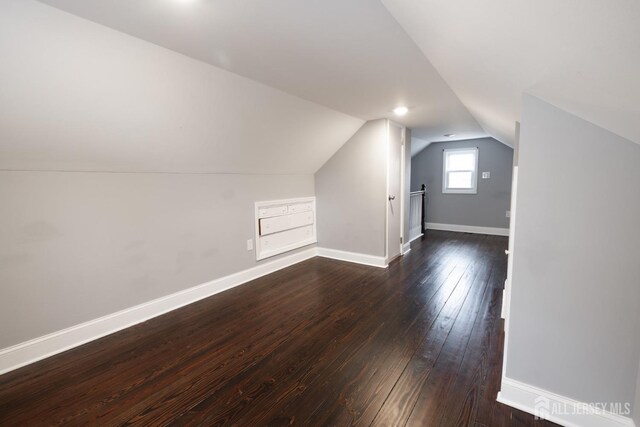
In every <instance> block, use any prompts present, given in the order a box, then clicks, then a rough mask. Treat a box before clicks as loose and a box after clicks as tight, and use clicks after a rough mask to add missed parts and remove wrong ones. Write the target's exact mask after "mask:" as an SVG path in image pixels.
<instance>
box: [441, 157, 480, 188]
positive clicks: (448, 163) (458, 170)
mask: <svg viewBox="0 0 640 427" xmlns="http://www.w3.org/2000/svg"><path fill="white" fill-rule="evenodd" d="M442 162H443V164H442V192H443V193H452V194H476V193H477V189H478V149H477V148H454V149H448V150H443V159H442Z"/></svg>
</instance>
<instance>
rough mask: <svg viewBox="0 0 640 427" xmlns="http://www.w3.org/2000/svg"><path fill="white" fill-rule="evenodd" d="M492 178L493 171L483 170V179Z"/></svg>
mask: <svg viewBox="0 0 640 427" xmlns="http://www.w3.org/2000/svg"><path fill="white" fill-rule="evenodd" d="M489 178H491V172H482V179H489Z"/></svg>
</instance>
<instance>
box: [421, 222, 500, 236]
mask: <svg viewBox="0 0 640 427" xmlns="http://www.w3.org/2000/svg"><path fill="white" fill-rule="evenodd" d="M426 227H427V229H428V230H443V231H458V232H460V233H475V234H491V235H493V236H508V235H509V229H508V228H497V227H476V226H474V225H458V224H439V223H436V222H427V223H426Z"/></svg>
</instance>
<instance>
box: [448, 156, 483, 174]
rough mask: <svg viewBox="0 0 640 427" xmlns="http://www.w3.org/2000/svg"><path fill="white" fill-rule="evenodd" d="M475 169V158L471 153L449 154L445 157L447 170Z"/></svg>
mask: <svg viewBox="0 0 640 427" xmlns="http://www.w3.org/2000/svg"><path fill="white" fill-rule="evenodd" d="M475 168H476V158H475V156H474V155H473V153H469V152H466V153H449V154H448V155H447V170H448V171H459V170H467V171H470V170H474V169H475Z"/></svg>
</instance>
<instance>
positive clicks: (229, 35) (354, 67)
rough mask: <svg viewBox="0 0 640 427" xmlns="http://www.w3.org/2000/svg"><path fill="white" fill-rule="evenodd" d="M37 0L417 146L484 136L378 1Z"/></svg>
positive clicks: (416, 47)
mask: <svg viewBox="0 0 640 427" xmlns="http://www.w3.org/2000/svg"><path fill="white" fill-rule="evenodd" d="M41 1H42V2H43V3H47V4H49V5H52V6H55V7H57V8H60V9H62V10H65V11H68V12H70V13H73V14H75V15H78V16H81V17H83V18H86V19H89V20H91V21H94V22H97V23H100V24H103V25H106V26H108V27H111V28H114V29H116V30H119V31H122V32H124V33H127V34H130V35H133V36H135V37H138V38H141V39H143V40H146V41H149V42H151V43H154V44H157V45H160V46H163V47H166V48H168V49H171V50H173V51H176V52H180V53H182V54H184V55H187V56H190V57H192V58H196V59H198V60H201V61H204V62H206V63H209V64H212V65H215V66H216V67H220V68H223V69H226V70H229V71H231V72H233V73H237V74H239V75H242V76H245V77H249V78H250V79H253V80H256V81H259V82H262V83H265V84H267V85H269V86H272V87H274V88H277V89H280V90H282V91H284V92H287V93H290V94H293V95H295V96H298V97H300V98H303V99H306V100H310V101H312V102H315V103H318V104H320V105H323V106H326V107H329V108H331V109H334V110H336V111H340V112H342V113H345V114H348V115H350V116H353V117H357V118H359V119H363V120H372V119H379V118H383V117H387V118H392V119H394V120H396V121H398V122H400V123H402V124H404V125H406V126H408V127H410V128H412V129H413V136H414V137H416V138H419V139H421V140H426V141H432V140H440V139H442V138H443V135H444V134H448V133H452V134H456V137H457V138H471V137H479V136H486V133H485V132H484V130H483V129H482V128H481V127H480V126H479V125H478V123H477V122H476V120H475V119H474V118H473V117H472V116H471V115H470V114H469V112H468V111H467V109H466V108H465V107H464V105H462V103H461V102H460V100H459V99H458V98H457V97H456V95H455V94H454V93H453V91H452V90H451V88H450V87H449V86H448V85H447V84H446V82H445V81H444V80H443V79H442V77H441V76H440V75H439V74H438V72H437V71H436V70H435V69H434V68H433V66H432V65H431V63H430V62H429V61H428V60H427V58H425V56H424V55H423V54H422V52H421V51H420V49H419V48H418V46H416V44H415V43H414V42H413V40H411V38H410V37H409V36H408V35H407V34H406V32H405V31H404V30H403V28H402V27H401V26H400V25H399V24H398V23H397V22H396V20H395V19H394V18H393V17H392V16H391V15H390V14H389V12H388V11H387V9H386V8H385V7H384V5H383V4H382V3H381V2H380V1H378V0H348V1H345V0H322V1H300V0H270V1H238V0H108V1H107V0H41ZM398 105H406V106H408V107H409V108H410V111H409V113H408V114H407V115H406V116H404V117H396V116H394V115H393V113H392V110H393V108H394V107H396V106H398ZM418 143H419V141H418Z"/></svg>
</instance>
